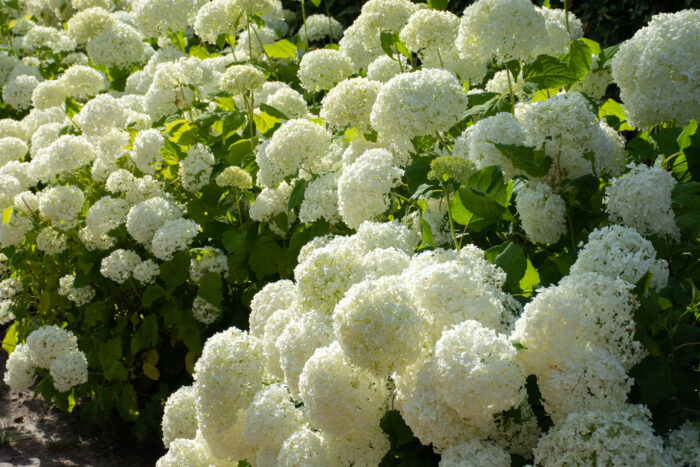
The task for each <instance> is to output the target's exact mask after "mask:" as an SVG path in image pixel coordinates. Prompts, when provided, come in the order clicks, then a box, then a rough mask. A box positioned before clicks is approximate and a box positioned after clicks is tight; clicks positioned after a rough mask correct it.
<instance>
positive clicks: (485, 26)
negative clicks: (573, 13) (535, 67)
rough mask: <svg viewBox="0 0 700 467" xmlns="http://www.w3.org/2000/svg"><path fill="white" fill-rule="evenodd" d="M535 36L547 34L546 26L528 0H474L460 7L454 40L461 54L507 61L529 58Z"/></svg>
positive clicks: (534, 53)
mask: <svg viewBox="0 0 700 467" xmlns="http://www.w3.org/2000/svg"><path fill="white" fill-rule="evenodd" d="M536 38H547V28H546V25H545V20H544V17H543V16H542V15H541V14H540V13H539V12H538V11H537V9H536V8H535V5H533V4H532V2H530V0H478V1H477V2H475V3H472V4H471V5H470V6H468V7H467V9H466V10H464V15H463V16H462V18H461V20H460V23H459V33H458V35H457V40H456V44H457V48H458V49H459V51H460V53H461V54H462V55H473V54H476V55H477V56H481V57H485V58H486V59H488V58H490V57H494V58H495V59H496V61H499V62H507V61H509V60H514V59H520V60H528V59H530V58H533V57H534V55H536V53H537V50H536V49H537V47H534V46H533V45H534V44H533V40H536Z"/></svg>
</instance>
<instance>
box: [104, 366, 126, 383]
mask: <svg viewBox="0 0 700 467" xmlns="http://www.w3.org/2000/svg"><path fill="white" fill-rule="evenodd" d="M104 375H105V379H107V380H109V381H112V380H117V381H126V380H127V378H128V377H129V372H128V371H127V370H126V368H125V367H124V364H123V363H122V362H114V363H112V364H111V365H110V366H109V368H107V369H106V370H105V371H104Z"/></svg>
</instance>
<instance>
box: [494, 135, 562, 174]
mask: <svg viewBox="0 0 700 467" xmlns="http://www.w3.org/2000/svg"><path fill="white" fill-rule="evenodd" d="M491 144H493V145H494V146H496V147H497V148H498V150H499V151H501V154H502V155H503V156H504V157H506V158H508V160H510V162H511V163H512V164H513V166H515V167H516V168H518V169H521V170H524V171H525V173H526V174H528V175H529V176H531V177H544V176H545V175H547V173H548V172H549V169H550V168H551V167H552V162H553V161H552V158H551V157H549V156H547V155H545V152H544V149H535V148H531V147H529V146H515V145H512V144H501V143H493V142H491Z"/></svg>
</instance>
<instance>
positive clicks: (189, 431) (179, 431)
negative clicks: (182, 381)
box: [162, 386, 197, 449]
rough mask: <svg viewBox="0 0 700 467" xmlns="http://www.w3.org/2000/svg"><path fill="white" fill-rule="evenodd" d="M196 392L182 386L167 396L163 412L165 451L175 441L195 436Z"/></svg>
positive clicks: (192, 387)
mask: <svg viewBox="0 0 700 467" xmlns="http://www.w3.org/2000/svg"><path fill="white" fill-rule="evenodd" d="M196 398H197V390H196V388H195V387H194V386H182V387H181V388H180V389H178V390H177V391H175V392H173V393H172V394H170V396H168V399H167V400H166V401H165V408H164V410H163V421H162V428H163V444H164V445H165V447H166V449H167V448H170V444H171V443H172V442H173V441H175V440H176V439H194V437H195V436H196V434H197V406H196Z"/></svg>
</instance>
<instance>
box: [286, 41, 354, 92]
mask: <svg viewBox="0 0 700 467" xmlns="http://www.w3.org/2000/svg"><path fill="white" fill-rule="evenodd" d="M353 71H354V66H353V64H352V60H350V57H348V56H347V55H345V54H344V53H343V52H339V51H337V50H333V49H318V50H312V51H311V52H307V53H306V54H305V55H304V56H303V57H302V58H301V62H300V63H299V73H298V76H299V80H300V81H301V85H302V87H303V88H304V89H306V90H307V91H312V92H318V91H323V90H328V89H330V88H332V87H333V86H335V85H336V83H339V82H341V81H343V80H344V79H345V78H347V77H348V76H350V75H351V74H353Z"/></svg>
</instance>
